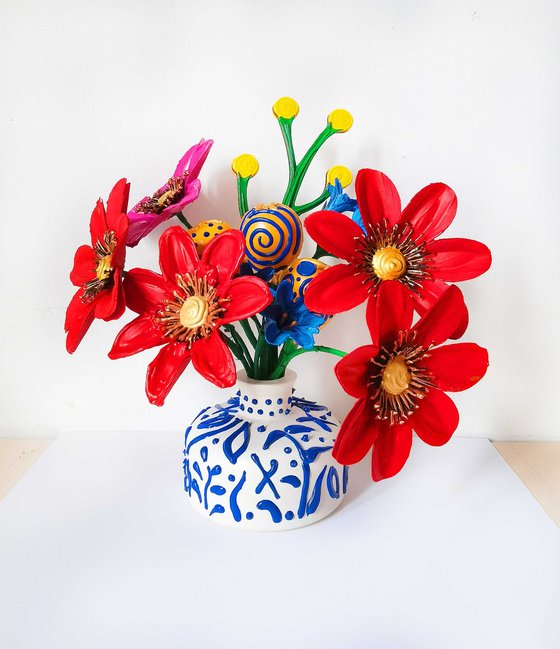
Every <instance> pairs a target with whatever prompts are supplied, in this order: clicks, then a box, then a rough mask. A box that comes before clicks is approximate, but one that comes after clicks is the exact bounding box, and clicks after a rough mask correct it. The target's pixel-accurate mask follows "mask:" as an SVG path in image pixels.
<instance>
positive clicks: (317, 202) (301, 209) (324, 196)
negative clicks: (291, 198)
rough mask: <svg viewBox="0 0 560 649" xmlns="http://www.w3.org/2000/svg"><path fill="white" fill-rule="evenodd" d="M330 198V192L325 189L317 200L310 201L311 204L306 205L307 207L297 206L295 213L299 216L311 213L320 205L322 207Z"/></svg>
mask: <svg viewBox="0 0 560 649" xmlns="http://www.w3.org/2000/svg"><path fill="white" fill-rule="evenodd" d="M328 197H329V190H328V189H325V190H323V193H322V194H321V195H320V196H319V197H318V198H316V199H315V200H314V201H310V202H309V203H305V205H296V206H295V207H294V212H295V213H296V214H298V215H300V216H301V215H302V214H305V213H306V212H309V210H312V209H313V208H315V207H317V206H318V205H321V203H324V202H325V201H326V200H327V199H328Z"/></svg>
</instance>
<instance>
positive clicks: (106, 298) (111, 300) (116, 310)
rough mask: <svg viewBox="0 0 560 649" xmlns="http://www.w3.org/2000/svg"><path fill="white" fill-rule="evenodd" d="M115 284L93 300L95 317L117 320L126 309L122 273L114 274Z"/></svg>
mask: <svg viewBox="0 0 560 649" xmlns="http://www.w3.org/2000/svg"><path fill="white" fill-rule="evenodd" d="M113 282H114V284H113V286H112V287H111V288H108V289H105V290H104V291H101V292H100V293H98V294H97V296H96V297H95V299H94V300H93V304H94V305H95V317H96V318H101V319H102V320H117V319H118V318H120V317H121V316H122V314H123V313H124V309H125V304H126V300H125V295H124V288H123V285H122V277H121V275H120V273H114V274H113Z"/></svg>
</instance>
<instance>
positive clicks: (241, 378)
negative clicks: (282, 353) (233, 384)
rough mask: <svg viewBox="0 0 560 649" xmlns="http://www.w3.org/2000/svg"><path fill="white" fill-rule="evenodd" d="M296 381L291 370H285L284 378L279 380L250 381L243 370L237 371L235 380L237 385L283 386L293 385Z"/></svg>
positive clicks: (295, 375)
mask: <svg viewBox="0 0 560 649" xmlns="http://www.w3.org/2000/svg"><path fill="white" fill-rule="evenodd" d="M296 379H297V374H296V373H295V372H294V371H293V370H286V372H285V373H284V376H282V377H281V378H279V379H271V380H267V379H252V378H250V377H248V376H247V372H246V371H245V370H239V371H238V372H237V380H238V382H239V383H247V384H249V385H262V384H265V385H285V384H286V383H295V381H296Z"/></svg>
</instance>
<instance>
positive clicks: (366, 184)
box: [305, 169, 491, 338]
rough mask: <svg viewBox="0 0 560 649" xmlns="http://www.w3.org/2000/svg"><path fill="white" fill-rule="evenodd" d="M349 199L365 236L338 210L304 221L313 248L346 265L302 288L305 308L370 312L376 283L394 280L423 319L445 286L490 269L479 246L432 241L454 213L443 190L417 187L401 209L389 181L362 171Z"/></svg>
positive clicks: (464, 241) (449, 192)
mask: <svg viewBox="0 0 560 649" xmlns="http://www.w3.org/2000/svg"><path fill="white" fill-rule="evenodd" d="M356 196H357V199H358V207H359V209H360V214H361V216H362V219H363V222H364V228H365V232H364V231H363V230H362V229H361V228H360V226H359V225H358V224H357V223H355V222H354V221H352V219H349V218H348V217H346V216H344V215H343V214H339V213H338V212H330V211H322V212H316V213H315V214H311V215H310V216H308V217H307V219H306V221H305V227H306V229H307V231H308V232H309V234H310V235H311V237H313V239H314V240H315V241H316V242H317V243H318V244H319V246H321V247H322V248H324V249H325V250H326V251H328V252H330V253H332V254H333V255H334V256H336V257H340V258H341V259H344V260H345V261H347V262H348V264H339V265H336V266H333V267H331V268H329V269H327V270H325V271H324V272H322V273H321V274H320V275H319V276H318V277H316V278H315V279H314V280H313V281H312V282H311V283H310V284H309V287H308V290H307V292H306V295H305V302H306V304H307V306H308V308H309V309H310V310H311V311H315V312H317V313H340V312H341V311H346V310H348V309H352V308H353V307H355V306H357V305H358V304H361V303H362V302H364V301H365V300H366V299H368V298H369V303H370V304H369V305H370V308H371V309H372V312H374V311H375V306H374V304H371V303H372V302H374V301H375V299H376V296H377V293H378V290H379V287H380V286H381V284H383V283H385V282H387V281H397V282H399V283H400V284H402V285H403V286H404V287H406V289H407V294H408V296H409V297H410V298H411V299H412V302H413V304H414V308H415V309H416V311H417V312H418V313H419V314H421V315H422V314H423V313H425V312H426V310H427V309H428V308H430V307H431V306H433V304H434V303H435V302H436V301H437V300H438V298H440V297H441V296H442V295H443V293H444V292H445V290H446V289H447V284H446V282H458V281H462V280H466V279H472V278H474V277H478V276H479V275H481V274H482V273H484V272H485V271H487V270H488V268H489V267H490V264H491V255H490V250H488V248H487V247H486V246H485V245H484V244H482V243H479V242H478V241H472V240H471V239H439V240H437V241H436V237H438V236H439V235H440V234H441V233H442V232H443V231H444V230H446V229H447V227H448V226H449V225H450V224H451V222H452V221H453V219H454V218H455V214H456V212H457V197H456V196H455V192H454V191H453V190H452V189H451V188H450V187H448V186H447V185H444V184H443V183H434V184H432V185H428V186H427V187H424V189H421V190H420V191H419V192H418V193H417V194H416V196H414V197H413V199H412V200H411V201H410V203H409V204H408V206H407V207H405V209H404V210H403V211H402V212H401V201H400V198H399V194H398V192H397V189H396V187H395V186H394V185H393V183H392V182H391V180H390V179H389V178H388V177H387V176H385V174H383V173H381V172H380V171H374V170H373V169H362V170H361V171H359V172H358V176H357V178H356ZM465 317H467V316H466V313H465ZM467 322H468V321H467V320H465V321H464V322H462V323H459V326H458V330H457V332H453V337H455V338H458V337H460V336H461V335H462V334H463V333H464V331H465V329H466V326H467Z"/></svg>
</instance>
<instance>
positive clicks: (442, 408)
mask: <svg viewBox="0 0 560 649" xmlns="http://www.w3.org/2000/svg"><path fill="white" fill-rule="evenodd" d="M377 311H378V312H377V317H375V318H372V317H370V314H368V327H369V329H370V333H371V337H372V344H371V345H365V346H364V347H359V348H358V349H356V350H354V351H353V352H351V353H350V354H348V355H347V356H345V357H344V358H343V359H342V360H341V361H340V362H339V363H338V364H337V365H336V367H335V372H336V375H337V378H338V380H339V382H340V384H341V385H342V387H343V388H344V390H345V391H346V392H347V393H348V394H350V395H351V396H353V397H356V398H357V399H358V400H357V401H356V403H355V405H354V407H353V408H352V410H351V411H350V413H349V414H348V416H347V417H346V419H345V420H344V422H343V424H342V427H341V429H340V432H339V433H338V437H337V439H336V443H335V445H334V448H333V455H334V457H335V458H336V459H337V460H338V461H339V462H340V463H341V464H354V463H355V462H359V461H360V460H361V459H362V458H363V457H365V455H366V453H367V452H368V451H369V449H370V448H372V447H373V453H372V469H371V470H372V477H373V479H374V480H376V481H377V480H383V479H384V478H390V477H392V476H394V475H395V474H397V473H398V472H399V471H400V470H401V469H402V467H403V466H404V464H405V462H406V460H407V459H408V455H409V453H410V447H411V444H412V431H415V432H416V434H417V435H418V437H420V439H422V440H423V441H424V442H426V443H427V444H431V445H433V446H441V445H442V444H445V443H446V442H447V441H449V439H450V437H451V435H452V434H453V433H454V432H455V430H456V428H457V425H458V424H459V413H458V411H457V408H456V406H455V404H454V403H453V401H452V400H451V399H450V398H449V396H447V394H445V392H459V391H461V390H466V389H467V388H470V387H471V386H472V385H474V384H475V383H477V382H478V381H479V380H480V379H481V378H482V377H483V376H484V374H485V373H486V369H487V367H488V352H487V351H486V350H485V349H483V348H482V347H479V346H478V345H475V344H474V343H456V344H451V345H444V346H442V347H439V345H441V343H443V342H445V341H446V340H447V339H448V338H449V337H450V336H451V335H452V334H453V332H454V331H455V330H456V329H457V327H458V325H459V324H460V323H461V322H462V321H463V320H464V318H465V317H466V316H465V312H466V306H465V303H464V300H463V296H462V294H461V292H460V291H459V289H458V288H457V287H456V286H451V287H449V288H448V289H447V290H446V291H445V293H444V294H443V295H442V296H441V298H440V299H439V300H438V301H437V302H436V304H435V305H434V306H433V307H432V308H431V309H430V310H429V311H428V312H427V313H426V314H425V315H424V316H423V317H422V318H420V320H419V321H418V322H417V323H416V325H415V326H414V327H411V325H412V315H413V314H412V305H411V302H410V300H408V299H407V296H406V289H405V287H404V286H403V285H402V284H399V283H398V282H385V283H384V284H383V285H382V286H381V288H380V290H379V296H378V300H377Z"/></svg>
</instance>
